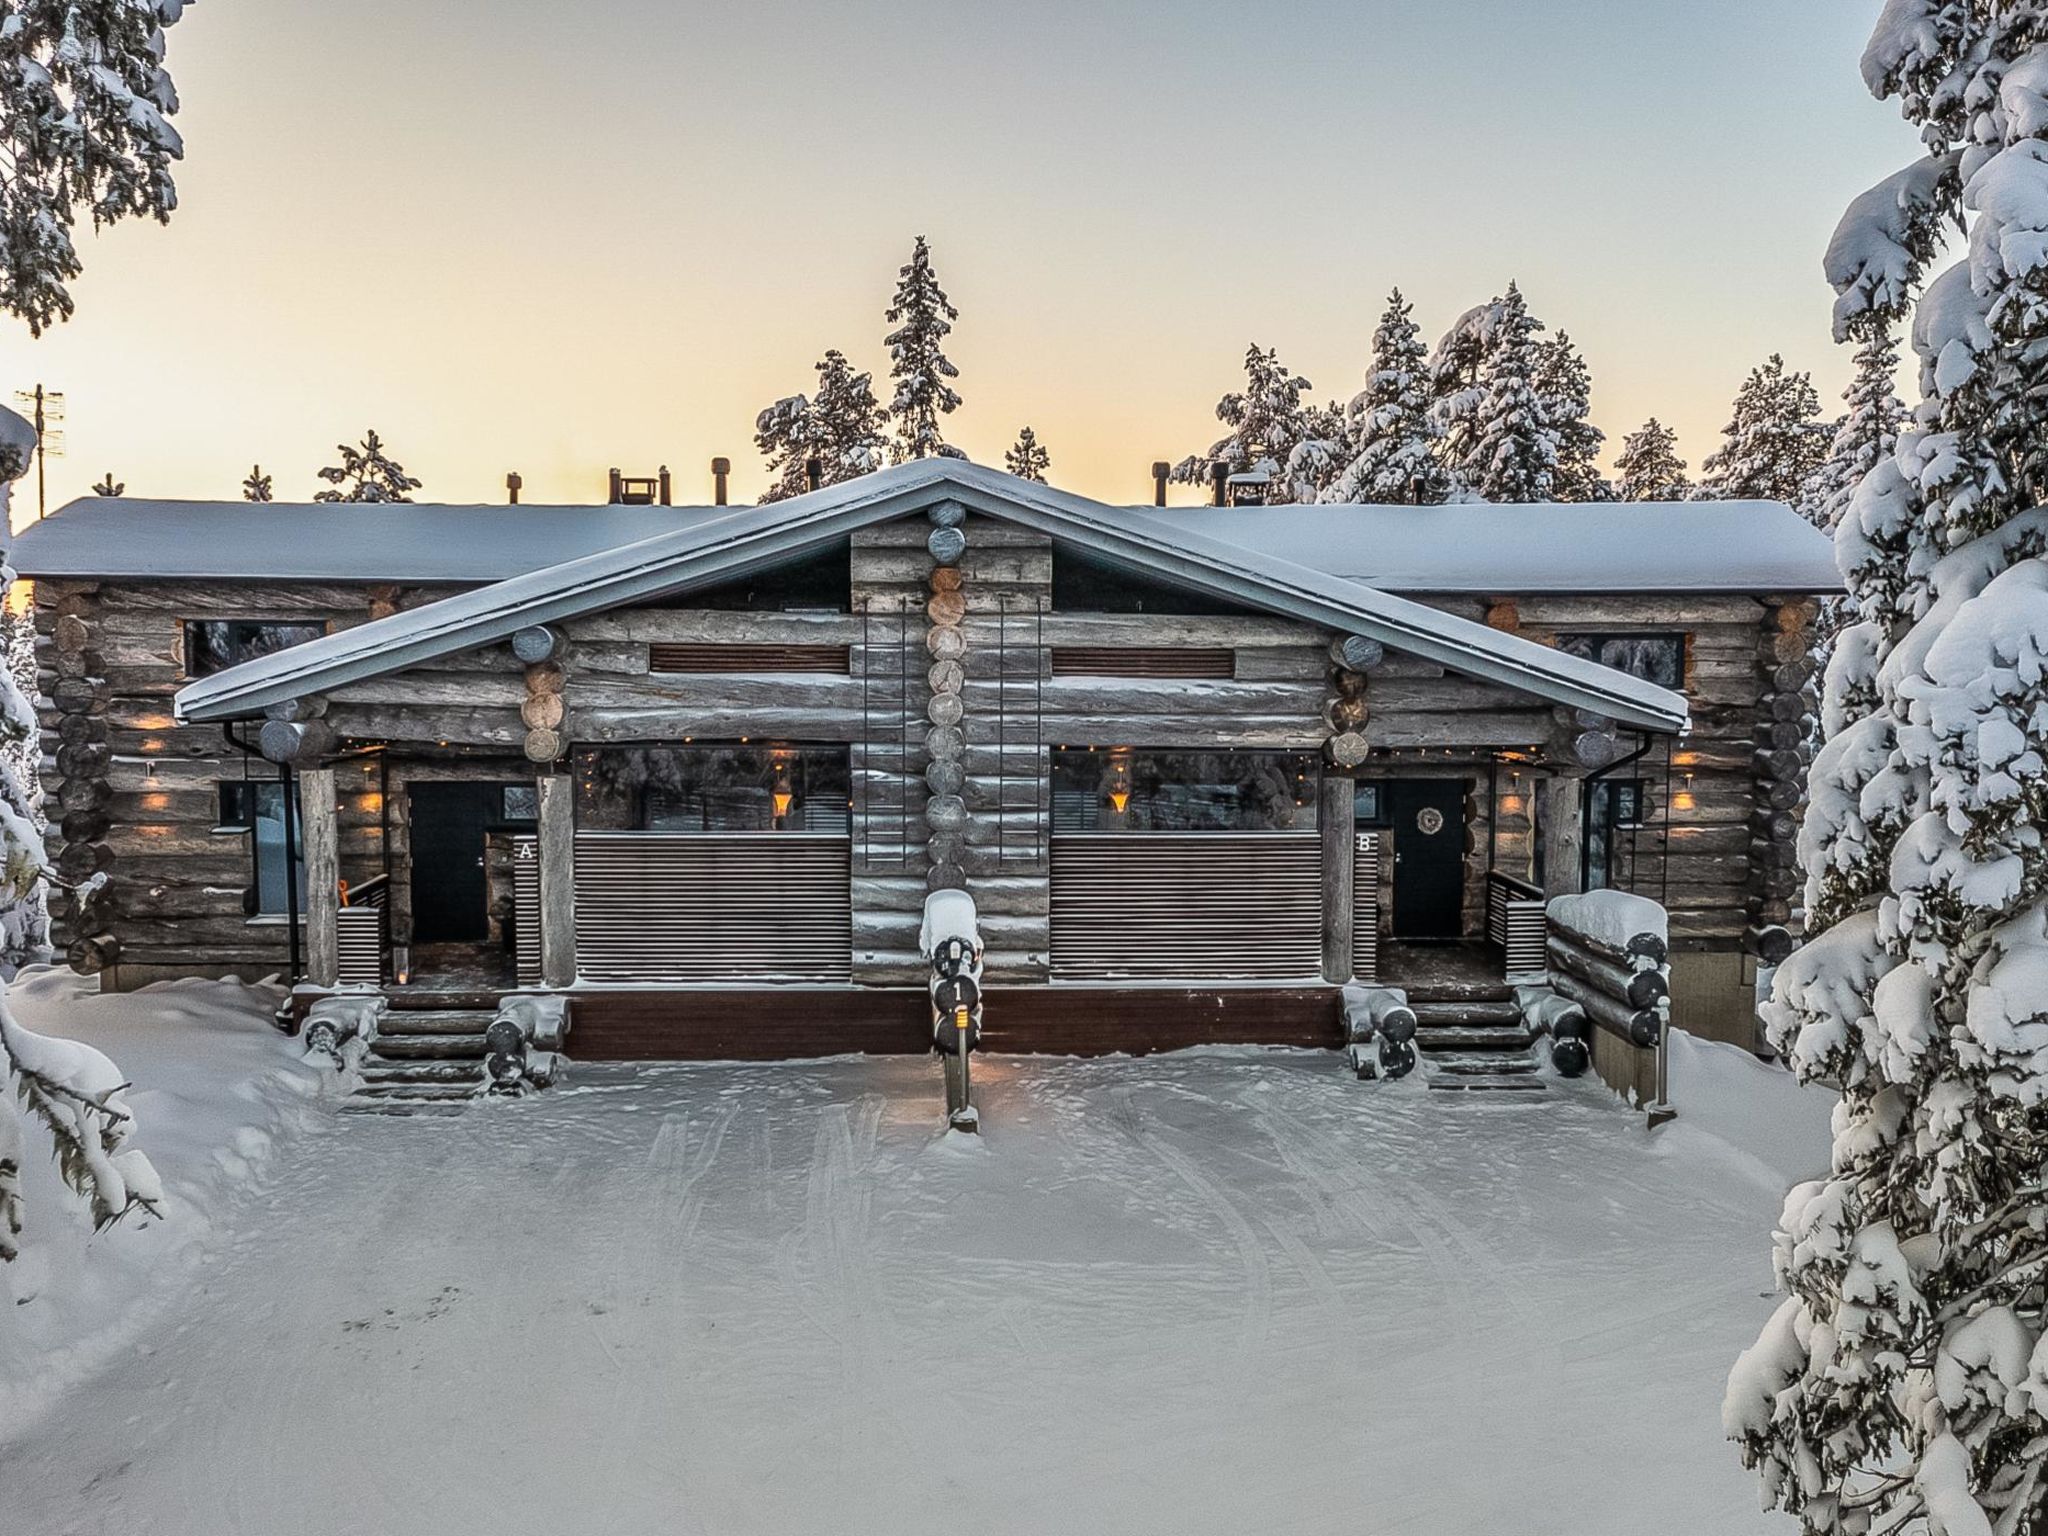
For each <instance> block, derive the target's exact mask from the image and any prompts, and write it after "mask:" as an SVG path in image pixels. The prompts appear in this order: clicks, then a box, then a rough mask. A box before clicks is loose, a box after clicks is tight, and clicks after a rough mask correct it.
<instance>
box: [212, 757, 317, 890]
mask: <svg viewBox="0 0 2048 1536" xmlns="http://www.w3.org/2000/svg"><path fill="white" fill-rule="evenodd" d="M219 815H220V821H219V823H218V825H216V826H215V828H214V830H215V831H216V832H240V833H243V834H246V835H247V837H248V839H249V860H250V871H249V875H250V881H249V897H248V902H247V906H248V910H249V912H250V914H251V915H265V916H278V917H282V916H284V915H286V914H287V913H288V912H289V911H290V910H291V905H290V893H289V891H288V890H287V888H286V886H285V857H284V847H285V837H284V786H283V785H282V784H280V783H278V782H277V781H276V780H274V779H223V780H222V781H221V783H220V811H219ZM303 837H304V830H303V828H301V827H294V828H293V842H294V847H293V849H292V851H293V852H294V853H296V854H297V855H298V858H297V860H296V861H295V868H294V875H295V876H296V881H295V883H296V884H297V886H298V893H299V903H298V905H299V911H301V912H304V911H305V910H306V863H305V858H306V855H305V848H304V846H303V844H302V842H301V839H302V838H303Z"/></svg>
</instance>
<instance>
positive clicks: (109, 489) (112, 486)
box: [92, 469, 128, 496]
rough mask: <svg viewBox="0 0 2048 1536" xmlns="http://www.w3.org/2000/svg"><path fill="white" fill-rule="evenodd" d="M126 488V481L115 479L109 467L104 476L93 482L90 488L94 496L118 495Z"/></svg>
mask: <svg viewBox="0 0 2048 1536" xmlns="http://www.w3.org/2000/svg"><path fill="white" fill-rule="evenodd" d="M127 489H128V482H127V481H125V480H116V479H115V478H114V472H113V471H112V470H111V469H110V470H108V471H107V473H106V478H104V479H102V480H100V481H98V482H96V483H95V484H94V486H93V488H92V493H93V495H95V496H119V495H121V494H122V493H123V492H125V491H126V490H127Z"/></svg>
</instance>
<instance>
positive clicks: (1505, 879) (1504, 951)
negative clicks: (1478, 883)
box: [1486, 869, 1546, 981]
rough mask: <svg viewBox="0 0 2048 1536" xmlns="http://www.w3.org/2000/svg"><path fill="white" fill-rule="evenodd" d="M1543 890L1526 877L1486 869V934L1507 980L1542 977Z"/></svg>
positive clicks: (1543, 963)
mask: <svg viewBox="0 0 2048 1536" xmlns="http://www.w3.org/2000/svg"><path fill="white" fill-rule="evenodd" d="M1543 904H1544V903H1543V891H1542V889H1541V888H1540V887H1538V886H1534V885H1531V884H1530V883H1529V882H1528V881H1526V880H1517V879H1516V878H1515V877H1514V876H1513V875H1504V874H1502V873H1500V871H1498V870H1493V869H1489V870H1488V871H1487V872H1486V937H1487V940H1488V942H1490V943H1492V944H1493V945H1494V946H1495V947H1497V948H1498V949H1499V950H1500V951H1501V969H1502V971H1503V972H1504V973H1505V975H1506V976H1507V977H1508V979H1510V980H1516V979H1527V980H1531V981H1540V980H1542V978H1543V974H1544V969H1545V965H1546V960H1545V956H1544V936H1545V928H1544V916H1543Z"/></svg>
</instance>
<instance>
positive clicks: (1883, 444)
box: [1799, 330, 1906, 532]
mask: <svg viewBox="0 0 2048 1536" xmlns="http://www.w3.org/2000/svg"><path fill="white" fill-rule="evenodd" d="M1898 371H1899V349H1898V345H1897V344H1896V343H1895V342H1894V341H1893V340H1892V338H1891V334H1890V332H1888V331H1883V330H1878V331H1873V332H1872V333H1871V334H1870V336H1869V337H1868V338H1867V339H1866V340H1865V341H1864V343H1863V345H1862V346H1860V347H1858V348H1857V349H1856V371H1855V374H1854V376H1853V377H1852V378H1851V379H1850V380H1849V387H1848V389H1846V390H1844V391H1843V393H1842V400H1843V404H1844V405H1845V406H1846V407H1847V408H1846V409H1845V410H1844V411H1843V413H1842V419H1841V422H1840V423H1839V424H1838V425H1837V426H1836V428H1835V435H1834V439H1833V441H1832V442H1831V443H1830V445H1829V447H1828V456H1827V457H1826V458H1825V459H1824V460H1822V461H1821V465H1820V468H1818V469H1816V470H1815V471H1814V472H1813V475H1812V477H1811V478H1810V479H1808V480H1807V482H1806V485H1805V487H1804V492H1803V494H1802V495H1801V497H1800V500H1799V510H1800V511H1801V512H1802V513H1804V514H1805V516H1806V518H1807V519H1808V520H1809V521H1810V522H1812V523H1813V524H1814V525H1815V526H1816V527H1818V528H1823V529H1826V530H1828V531H1829V532H1832V531H1833V530H1834V526H1835V524H1836V523H1837V522H1838V521H1840V520H1841V516H1842V509H1843V508H1845V507H1846V506H1848V504H1849V497H1850V495H1851V494H1852V493H1853V492H1854V491H1855V489H1856V487H1857V486H1858V485H1860V484H1861V483H1862V481H1863V477H1864V476H1865V475H1867V474H1869V473H1870V471H1871V470H1872V469H1874V468H1875V467H1876V466H1877V463H1878V461H1879V460H1881V459H1884V458H1886V457H1888V456H1889V455H1890V454H1891V451H1892V449H1893V448H1895V447H1897V446H1898V441H1899V428H1900V427H1901V426H1902V425H1903V424H1904V422H1905V420H1906V402H1905V401H1903V400H1901V399H1900V398H1899V391H1898V385H1897V382H1896V381H1897V378H1898Z"/></svg>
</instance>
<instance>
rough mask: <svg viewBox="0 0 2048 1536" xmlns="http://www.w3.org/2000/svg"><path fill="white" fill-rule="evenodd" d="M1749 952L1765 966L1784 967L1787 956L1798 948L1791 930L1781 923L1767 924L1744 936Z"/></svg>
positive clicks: (1753, 929)
mask: <svg viewBox="0 0 2048 1536" xmlns="http://www.w3.org/2000/svg"><path fill="white" fill-rule="evenodd" d="M1744 938H1745V940H1746V942H1747V944H1748V946H1749V952H1750V953H1751V954H1753V955H1755V956H1756V957H1757V959H1759V960H1761V961H1763V963H1764V964H1765V965H1782V964H1783V963H1784V962H1785V959H1786V957H1787V956H1789V955H1790V954H1791V953H1792V951H1793V950H1794V949H1796V948H1797V947H1798V941H1797V940H1796V939H1794V938H1793V937H1792V933H1791V930H1790V929H1788V928H1786V927H1784V926H1783V925H1782V924H1779V923H1766V924H1764V925H1763V926H1761V927H1756V928H1752V929H1750V930H1749V932H1748V933H1747V934H1746V935H1744Z"/></svg>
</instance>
